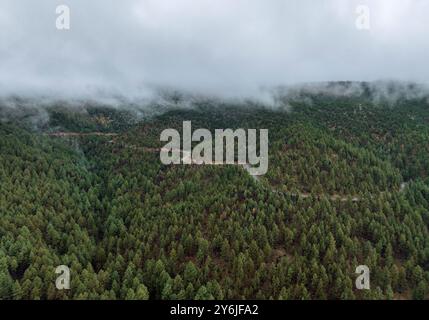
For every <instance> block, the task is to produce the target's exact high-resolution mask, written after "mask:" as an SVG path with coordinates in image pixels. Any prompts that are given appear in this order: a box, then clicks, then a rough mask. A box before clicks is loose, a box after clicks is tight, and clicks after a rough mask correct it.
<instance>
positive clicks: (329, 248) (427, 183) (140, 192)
mask: <svg viewBox="0 0 429 320" xmlns="http://www.w3.org/2000/svg"><path fill="white" fill-rule="evenodd" d="M346 85H347V84H346ZM368 90H369V89H368ZM305 98H306V99H303V96H300V97H299V99H294V100H291V101H288V103H289V104H290V106H291V107H290V108H289V107H288V108H268V107H265V106H263V105H260V104H255V103H251V102H241V103H219V102H212V103H207V102H205V103H196V104H195V105H193V107H191V108H180V105H177V106H173V107H170V108H168V111H166V112H163V113H161V114H157V113H154V114H151V116H146V115H144V114H143V115H142V114H141V113H140V112H137V111H136V110H135V109H129V108H119V109H118V108H109V107H100V106H96V107H93V106H91V105H87V106H82V107H81V108H79V109H76V108H66V107H60V108H58V107H52V106H50V107H47V108H45V109H44V112H45V113H46V115H47V117H46V119H45V120H44V121H34V119H36V118H37V117H38V115H39V112H40V110H37V111H34V110H33V113H32V114H31V117H28V116H25V113H26V112H28V110H27V111H25V112H24V113H20V112H16V114H17V116H13V117H12V116H8V117H2V119H3V120H2V121H1V122H0V150H1V153H0V217H1V219H0V299H12V298H18V299H148V298H150V299H411V298H415V299H424V298H429V285H428V283H429V105H428V100H427V98H426V97H417V98H412V99H409V98H403V99H398V100H396V101H395V102H394V103H393V104H392V103H389V102H388V101H383V100H379V101H376V100H374V99H372V96H371V92H365V91H364V92H363V93H362V94H360V95H350V96H346V95H344V96H335V95H330V94H320V93H318V94H315V93H311V92H307V93H305ZM309 101H310V102H309ZM6 113H7V114H8V115H11V113H10V112H5V111H3V112H2V113H0V114H3V115H4V114H6ZM45 113H44V114H45ZM18 114H19V116H18ZM32 117H33V118H32ZM29 119H30V120H29ZM183 121H192V126H193V127H194V128H208V129H210V130H214V129H217V128H233V129H236V128H264V129H268V130H269V170H268V173H267V174H266V175H264V176H261V177H258V178H257V179H254V178H253V177H252V176H250V175H249V174H248V172H247V171H246V170H245V168H243V166H239V165H224V166H208V165H189V166H185V165H172V166H165V165H163V164H161V162H160V160H159V152H158V150H159V148H160V147H162V143H161V142H160V141H159V137H160V133H161V131H162V130H164V129H166V128H177V129H178V130H179V131H180V130H181V126H182V122H183ZM61 264H64V265H68V266H70V268H71V271H72V275H71V287H72V289H71V290H70V291H58V290H56V289H55V279H56V277H57V275H56V274H55V272H54V270H55V267H56V266H58V265H61ZM358 265H367V266H369V268H370V270H371V290H368V291H367V290H365V291H359V290H356V289H355V285H354V282H355V278H356V275H355V269H356V267H357V266H358Z"/></svg>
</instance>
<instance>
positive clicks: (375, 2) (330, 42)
mask: <svg viewBox="0 0 429 320" xmlns="http://www.w3.org/2000/svg"><path fill="white" fill-rule="evenodd" d="M60 4H66V5H68V6H69V7H70V10H71V30H69V31H59V30H57V29H56V27H55V20H56V17H57V16H56V13H55V9H56V6H57V5H60ZM361 4H363V5H368V6H369V8H370V10H371V11H370V13H371V29H370V30H369V31H362V30H358V29H357V28H356V27H355V21H356V18H357V14H356V7H357V6H358V5H361ZM428 31H429V1H427V0H371V1H363V0H360V1H359V0H357V1H354V0H351V1H346V0H122V1H117V0H90V1H88V0H59V1H55V0H42V1H34V0H1V1H0V93H1V94H5V93H6V94H9V93H22V92H25V93H44V94H46V93H48V94H49V93H55V94H58V93H61V94H63V95H66V96H75V95H83V94H87V93H89V92H93V91H97V90H105V91H108V92H114V93H122V94H126V95H129V96H138V95H141V94H145V92H147V90H148V89H147V88H150V87H151V86H158V85H161V86H169V87H177V88H179V89H186V90H191V91H196V92H202V93H205V92H207V93H219V94H225V95H246V94H249V93H252V92H253V93H254V92H255V90H256V89H257V88H259V87H261V86H267V87H269V86H274V85H284V84H291V83H300V82H307V81H311V82H313V81H328V80H377V79H397V80H411V81H417V82H424V83H426V82H428V79H429V67H428V63H427V60H428V53H429V50H428V49H429V40H428Z"/></svg>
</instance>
